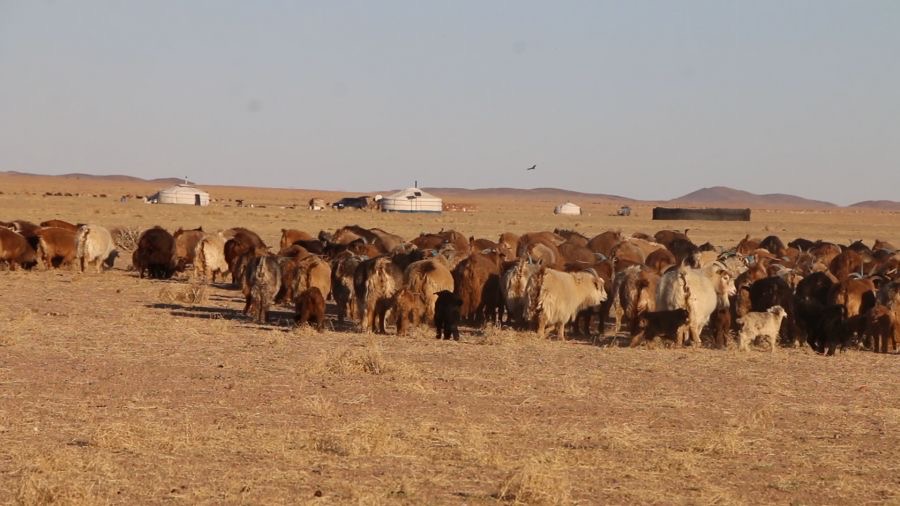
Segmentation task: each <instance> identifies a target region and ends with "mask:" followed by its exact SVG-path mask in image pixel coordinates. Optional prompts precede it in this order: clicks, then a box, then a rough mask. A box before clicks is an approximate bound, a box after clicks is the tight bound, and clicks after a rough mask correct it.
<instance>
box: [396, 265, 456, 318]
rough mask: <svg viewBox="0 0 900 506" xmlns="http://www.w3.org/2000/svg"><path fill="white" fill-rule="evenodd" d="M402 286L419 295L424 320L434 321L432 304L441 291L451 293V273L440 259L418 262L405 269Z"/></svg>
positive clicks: (452, 285)
mask: <svg viewBox="0 0 900 506" xmlns="http://www.w3.org/2000/svg"><path fill="white" fill-rule="evenodd" d="M403 279H404V285H405V287H406V288H409V289H410V290H411V291H412V292H413V293H417V294H420V295H421V297H422V303H423V304H424V306H425V308H426V311H425V318H426V319H428V320H433V319H434V303H435V302H436V301H437V293H438V292H440V291H441V290H449V291H451V292H452V291H453V287H454V284H453V273H451V272H450V269H449V268H447V265H446V262H445V261H444V260H443V259H442V258H441V257H437V258H432V259H428V260H419V261H417V262H413V263H411V264H409V266H407V267H406V271H404V273H403Z"/></svg>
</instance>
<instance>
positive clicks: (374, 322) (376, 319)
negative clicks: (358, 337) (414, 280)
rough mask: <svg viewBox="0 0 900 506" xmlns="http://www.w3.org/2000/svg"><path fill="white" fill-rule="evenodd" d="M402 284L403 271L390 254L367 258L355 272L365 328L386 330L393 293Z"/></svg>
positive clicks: (382, 331)
mask: <svg viewBox="0 0 900 506" xmlns="http://www.w3.org/2000/svg"><path fill="white" fill-rule="evenodd" d="M402 287H403V271H402V270H401V269H400V267H398V266H397V265H396V264H395V263H393V262H392V261H391V259H390V258H389V257H386V256H380V257H376V258H371V259H369V260H365V261H363V262H361V263H360V264H359V266H358V267H357V268H356V272H354V275H353V290H354V291H355V292H356V299H357V308H358V309H357V311H360V312H361V313H362V314H361V315H360V317H359V320H360V321H361V322H362V330H363V332H378V333H382V334H383V333H385V327H384V320H385V317H386V316H387V311H388V310H389V309H390V307H391V304H392V301H393V297H394V294H395V293H397V291H398V290H400V288H402Z"/></svg>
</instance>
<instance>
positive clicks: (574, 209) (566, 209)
mask: <svg viewBox="0 0 900 506" xmlns="http://www.w3.org/2000/svg"><path fill="white" fill-rule="evenodd" d="M553 214H568V215H579V214H581V208H580V207H578V206H577V205H575V204H573V203H571V202H566V203H565V204H560V205H558V206H556V207H555V208H553Z"/></svg>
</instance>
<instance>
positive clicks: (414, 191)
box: [386, 188, 441, 200]
mask: <svg viewBox="0 0 900 506" xmlns="http://www.w3.org/2000/svg"><path fill="white" fill-rule="evenodd" d="M386 198H389V199H405V198H417V199H435V200H440V199H441V198H440V197H436V196H434V195H432V194H430V193H428V192H427V191H425V190H423V189H421V188H407V189H405V190H400V191H398V192H397V193H394V194H392V195H388V196H387V197H386Z"/></svg>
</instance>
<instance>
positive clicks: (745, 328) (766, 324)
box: [737, 306, 787, 353]
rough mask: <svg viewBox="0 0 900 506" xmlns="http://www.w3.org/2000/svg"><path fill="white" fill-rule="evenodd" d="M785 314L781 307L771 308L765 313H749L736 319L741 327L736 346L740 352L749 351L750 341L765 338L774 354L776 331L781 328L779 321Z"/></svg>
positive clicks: (776, 338)
mask: <svg viewBox="0 0 900 506" xmlns="http://www.w3.org/2000/svg"><path fill="white" fill-rule="evenodd" d="M786 315H787V312H786V311H785V310H784V308H782V307H781V306H772V307H770V308H769V309H768V311H765V312H756V311H754V312H750V313H747V314H745V315H744V316H742V317H740V318H738V319H737V322H738V323H739V324H740V325H741V331H740V332H739V333H738V344H739V348H740V350H741V351H748V350H749V349H750V341H752V340H753V339H755V338H756V337H757V336H765V337H766V338H767V339H768V340H769V344H770V345H771V346H772V353H775V348H776V345H775V343H776V341H777V340H778V331H779V329H780V328H781V320H782V319H783V318H784V317H785V316H786Z"/></svg>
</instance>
